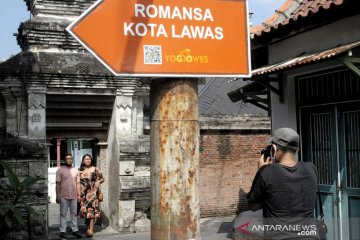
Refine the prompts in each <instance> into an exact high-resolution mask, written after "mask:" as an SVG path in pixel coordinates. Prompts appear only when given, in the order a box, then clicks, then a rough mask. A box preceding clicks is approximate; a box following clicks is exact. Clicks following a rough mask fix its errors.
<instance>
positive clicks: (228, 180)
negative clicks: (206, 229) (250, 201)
mask: <svg viewBox="0 0 360 240" xmlns="http://www.w3.org/2000/svg"><path fill="white" fill-rule="evenodd" d="M268 137H269V131H268V130H260V131H256V130H251V131H246V130H245V131H223V130H219V131H216V130H215V131H214V130H206V131H202V132H201V143H200V211H201V216H202V217H206V216H221V215H232V214H236V213H238V212H239V211H242V210H246V209H247V207H248V206H247V202H246V199H245V195H246V193H247V192H248V191H249V190H250V187H251V184H252V180H253V178H254V176H255V173H256V171H257V165H256V161H257V159H258V157H259V153H260V151H261V149H262V148H264V147H265V146H266V145H267V139H268Z"/></svg>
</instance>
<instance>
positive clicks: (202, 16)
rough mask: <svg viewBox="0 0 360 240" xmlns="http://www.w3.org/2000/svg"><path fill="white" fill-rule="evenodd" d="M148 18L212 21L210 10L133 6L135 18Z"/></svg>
mask: <svg viewBox="0 0 360 240" xmlns="http://www.w3.org/2000/svg"><path fill="white" fill-rule="evenodd" d="M140 15H141V16H142V17H149V18H157V17H158V18H168V19H176V18H177V19H179V20H187V19H188V20H193V19H194V20H196V21H206V20H208V19H209V20H210V21H212V22H213V21H214V19H213V17H212V14H211V11H210V9H208V8H207V9H205V12H204V13H203V10H202V9H201V8H191V7H189V8H187V7H182V8H179V7H173V8H172V9H171V7H170V6H163V5H159V6H155V5H153V4H150V5H147V6H146V7H145V5H143V4H135V17H139V16H140Z"/></svg>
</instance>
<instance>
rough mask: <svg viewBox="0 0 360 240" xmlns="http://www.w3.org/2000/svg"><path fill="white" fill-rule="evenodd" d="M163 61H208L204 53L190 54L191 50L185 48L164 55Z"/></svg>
mask: <svg viewBox="0 0 360 240" xmlns="http://www.w3.org/2000/svg"><path fill="white" fill-rule="evenodd" d="M165 61H166V62H170V63H208V62H209V57H208V56H205V55H192V54H191V50H190V49H188V48H186V49H184V50H181V51H180V52H179V53H178V54H173V55H165Z"/></svg>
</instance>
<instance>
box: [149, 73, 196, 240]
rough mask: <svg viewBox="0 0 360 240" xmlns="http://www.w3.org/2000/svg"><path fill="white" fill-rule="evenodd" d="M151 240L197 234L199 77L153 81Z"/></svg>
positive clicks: (191, 236)
mask: <svg viewBox="0 0 360 240" xmlns="http://www.w3.org/2000/svg"><path fill="white" fill-rule="evenodd" d="M150 99H151V106H152V109H151V130H150V131H151V136H150V139H151V140H150V142H151V150H150V151H151V189H152V205H151V239H152V240H185V239H196V240H198V239H200V207H199V186H198V184H199V135H200V133H199V110H198V79H189V78H184V79H180V78H177V79H156V80H153V81H152V83H151V89H150Z"/></svg>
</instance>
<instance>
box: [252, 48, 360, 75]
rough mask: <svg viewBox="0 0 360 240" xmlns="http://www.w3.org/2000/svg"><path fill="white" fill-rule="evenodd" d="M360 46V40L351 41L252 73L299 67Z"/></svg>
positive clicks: (273, 71) (262, 73) (261, 73)
mask: <svg viewBox="0 0 360 240" xmlns="http://www.w3.org/2000/svg"><path fill="white" fill-rule="evenodd" d="M359 46H360V41H358V42H354V43H350V44H347V45H343V46H337V47H334V48H332V49H328V50H326V51H322V52H318V53H313V54H308V55H305V56H300V57H296V58H292V59H287V60H285V61H283V62H280V63H277V64H273V65H270V66H265V67H261V68H258V69H255V70H253V71H252V75H253V76H259V75H264V74H270V73H276V72H280V71H283V70H286V69H290V68H293V67H297V66H300V65H305V64H309V63H312V62H318V61H321V60H327V59H330V58H333V57H335V56H337V55H339V54H341V53H344V52H346V51H348V50H351V49H353V48H356V47H359Z"/></svg>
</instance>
